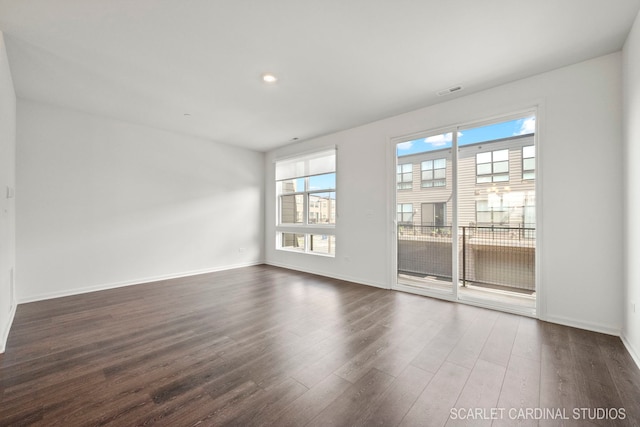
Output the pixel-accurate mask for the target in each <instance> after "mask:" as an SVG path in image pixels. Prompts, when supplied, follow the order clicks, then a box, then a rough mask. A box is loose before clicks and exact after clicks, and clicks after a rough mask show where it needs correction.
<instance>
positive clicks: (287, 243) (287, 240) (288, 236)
mask: <svg viewBox="0 0 640 427" xmlns="http://www.w3.org/2000/svg"><path fill="white" fill-rule="evenodd" d="M280 247H281V248H282V249H293V250H299V251H302V252H304V234H297V233H282V234H281V241H280Z"/></svg>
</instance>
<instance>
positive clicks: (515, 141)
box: [397, 134, 535, 228]
mask: <svg viewBox="0 0 640 427" xmlns="http://www.w3.org/2000/svg"><path fill="white" fill-rule="evenodd" d="M451 161H452V160H451V148H445V149H442V150H434V151H428V152H424V153H418V154H410V155H406V156H398V166H397V213H398V215H397V219H398V223H399V224H401V225H414V226H426V227H433V226H435V227H444V226H450V225H451V224H452V223H453V218H452V212H453V210H452V204H451V203H452V202H451V196H452V188H453V176H452V171H453V168H452V167H451ZM458 171H459V172H458V210H459V221H458V224H459V226H461V227H462V226H476V225H477V226H500V227H516V228H517V227H527V228H528V227H531V228H533V227H535V148H534V135H533V134H528V135H519V136H514V137H510V138H503V139H498V140H494V141H488V142H482V143H477V144H470V145H463V146H460V147H459V148H458Z"/></svg>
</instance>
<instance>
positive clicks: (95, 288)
mask: <svg viewBox="0 0 640 427" xmlns="http://www.w3.org/2000/svg"><path fill="white" fill-rule="evenodd" d="M260 264H264V262H263V261H256V262H249V263H242V264H233V265H225V266H221V267H213V268H205V269H202V270H192V271H185V272H182V273H174V274H165V275H161V276H153V277H144V278H138V279H134V280H126V281H123V282H116V283H104V284H100V285H95V286H88V287H84V288H75V289H67V290H64V291H59V292H51V293H46V294H39V295H31V296H28V297H25V298H19V299H18V304H26V303H29V302H36V301H44V300H48V299H53V298H62V297H68V296H71V295H80V294H86V293H89V292H97V291H104V290H107V289H115V288H122V287H125V286H134V285H141V284H143V283H151V282H159V281H161V280H170V279H179V278H181V277H189V276H197V275H199V274H207V273H215V272H216V271H225V270H232V269H235V268H243V267H251V266H254V265H260Z"/></svg>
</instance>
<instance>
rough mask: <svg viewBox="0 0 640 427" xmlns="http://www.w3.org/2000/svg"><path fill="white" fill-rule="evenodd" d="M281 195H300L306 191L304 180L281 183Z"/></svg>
mask: <svg viewBox="0 0 640 427" xmlns="http://www.w3.org/2000/svg"><path fill="white" fill-rule="evenodd" d="M278 185H279V191H280V194H287V193H298V192H301V191H304V178H294V179H287V180H284V181H279V182H278Z"/></svg>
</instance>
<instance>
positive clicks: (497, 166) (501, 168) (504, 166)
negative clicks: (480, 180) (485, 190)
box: [493, 162, 509, 173]
mask: <svg viewBox="0 0 640 427" xmlns="http://www.w3.org/2000/svg"><path fill="white" fill-rule="evenodd" d="M503 172H509V162H497V163H494V164H493V173H503Z"/></svg>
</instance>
